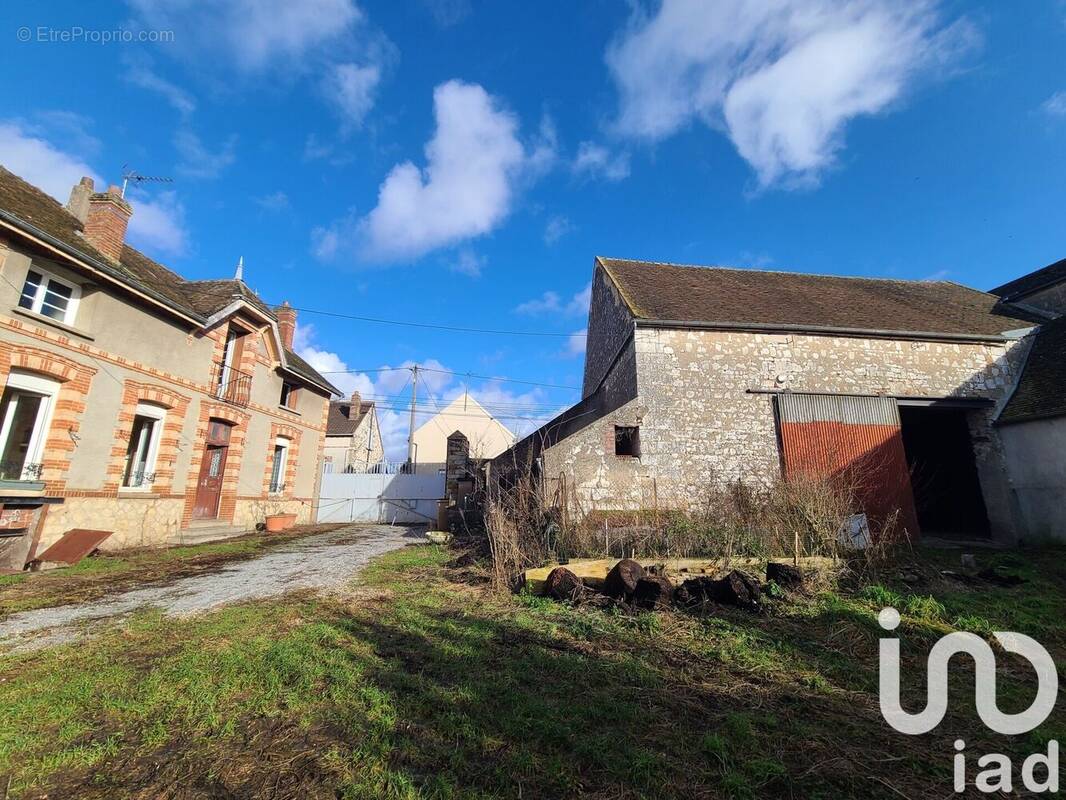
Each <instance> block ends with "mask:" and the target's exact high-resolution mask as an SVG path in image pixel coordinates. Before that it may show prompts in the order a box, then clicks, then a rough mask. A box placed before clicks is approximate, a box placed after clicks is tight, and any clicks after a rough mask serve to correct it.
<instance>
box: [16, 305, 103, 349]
mask: <svg viewBox="0 0 1066 800" xmlns="http://www.w3.org/2000/svg"><path fill="white" fill-rule="evenodd" d="M11 312H12V313H13V314H18V315H19V316H20V317H26V318H27V319H31V320H33V321H34V322H36V323H37V324H39V325H48V326H50V327H52V328H58V329H59V330H61V331H63V332H64V333H69V334H71V335H73V336H77V337H78V338H80V339H85V340H87V341H90V342H92V341H95V337H94V336H92V335H90V334H89V333H87V332H86V331H83V330H81V329H80V328H75V327H74V326H73V325H68V324H67V323H65V322H60V321H59V320H58V319H52V318H51V317H46V316H45V315H44V314H38V313H36V312H34V311H27V310H26V309H25V308H22V307H20V306H15V307H14V308H13V309H11Z"/></svg>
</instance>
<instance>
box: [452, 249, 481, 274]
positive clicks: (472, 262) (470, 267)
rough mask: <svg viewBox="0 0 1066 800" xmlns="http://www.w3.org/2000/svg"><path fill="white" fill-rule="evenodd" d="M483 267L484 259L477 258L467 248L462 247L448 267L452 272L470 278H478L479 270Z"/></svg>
mask: <svg viewBox="0 0 1066 800" xmlns="http://www.w3.org/2000/svg"><path fill="white" fill-rule="evenodd" d="M484 266H485V257H484V256H479V255H478V254H477V253H475V252H474V251H473V250H471V249H470V248H469V247H464V248H463V249H462V250H460V251H459V253H458V254H457V255H456V258H455V260H454V261H452V263H451V264H450V265H449V268H450V269H451V271H452V272H458V273H459V274H460V275H467V276H469V277H471V278H480V277H481V270H482V269H483V268H484Z"/></svg>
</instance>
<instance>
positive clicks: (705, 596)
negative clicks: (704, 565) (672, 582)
mask: <svg viewBox="0 0 1066 800" xmlns="http://www.w3.org/2000/svg"><path fill="white" fill-rule="evenodd" d="M713 583H714V579H713V578H708V577H707V576H706V575H701V576H700V577H699V578H689V579H688V580H687V581H685V582H684V583H682V584H681V585H680V586H678V587H677V588H676V589H675V590H674V602H675V603H676V604H677V605H679V606H688V607H690V608H691V607H692V606H698V605H701V604H702V603H706V602H707V601H708V600H710V586H711V584H713Z"/></svg>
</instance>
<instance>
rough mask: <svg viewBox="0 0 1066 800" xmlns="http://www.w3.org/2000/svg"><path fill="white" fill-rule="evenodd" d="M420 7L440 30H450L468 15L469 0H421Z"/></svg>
mask: <svg viewBox="0 0 1066 800" xmlns="http://www.w3.org/2000/svg"><path fill="white" fill-rule="evenodd" d="M422 5H424V6H425V7H426V8H427V9H429V13H430V14H431V15H432V16H433V19H434V21H435V22H436V23H437V24H438V25H439V26H440V27H442V28H450V27H451V26H452V25H455V24H456V23H458V22H461V21H462V20H464V19H465V18H466V17H467V15H468V14H469V13H470V0H422Z"/></svg>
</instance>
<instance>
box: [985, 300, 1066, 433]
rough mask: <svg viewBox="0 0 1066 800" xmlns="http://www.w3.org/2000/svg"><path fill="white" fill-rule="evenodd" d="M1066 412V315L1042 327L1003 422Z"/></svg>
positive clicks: (1065, 413)
mask: <svg viewBox="0 0 1066 800" xmlns="http://www.w3.org/2000/svg"><path fill="white" fill-rule="evenodd" d="M1063 415H1066V317H1059V318H1058V319H1056V320H1052V321H1051V322H1047V323H1045V324H1043V325H1041V326H1040V330H1039V331H1038V332H1037V335H1036V339H1035V341H1034V342H1033V348H1032V350H1030V351H1029V358H1028V359H1027V360H1026V362H1025V368H1024V369H1023V371H1022V376H1021V378H1020V379H1019V381H1018V386H1017V387H1016V388H1015V390H1014V394H1013V395H1011V398H1010V400H1009V401H1008V402H1007V406H1006V408H1004V409H1003V413H1002V414H1000V416H999V421H1000V422H1001V423H1003V424H1007V423H1013V422H1026V421H1028V420H1033V419H1045V418H1047V417H1058V416H1063Z"/></svg>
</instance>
